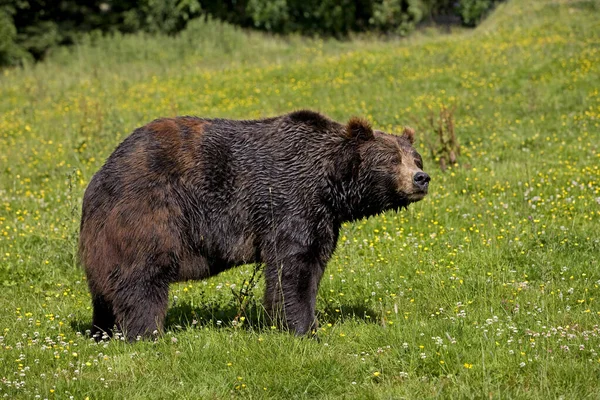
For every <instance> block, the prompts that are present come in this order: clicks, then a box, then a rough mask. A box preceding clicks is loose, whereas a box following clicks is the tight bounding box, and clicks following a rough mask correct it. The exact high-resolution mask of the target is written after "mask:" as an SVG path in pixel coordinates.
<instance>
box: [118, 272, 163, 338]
mask: <svg viewBox="0 0 600 400" xmlns="http://www.w3.org/2000/svg"><path fill="white" fill-rule="evenodd" d="M126 283H127V282H122V284H121V285H120V286H119V288H118V289H117V291H116V293H115V301H114V304H115V314H116V317H117V323H118V325H119V328H120V329H121V331H122V332H123V334H124V335H125V336H126V337H127V339H128V340H129V341H134V340H136V339H137V338H138V337H143V338H147V337H151V336H152V335H153V334H155V333H157V332H161V331H162V330H163V326H164V321H165V316H166V314H167V306H168V299H169V282H168V281H165V280H164V279H163V280H161V279H160V278H154V279H152V278H151V277H145V278H144V277H140V279H138V280H133V279H132V280H129V282H128V284H126Z"/></svg>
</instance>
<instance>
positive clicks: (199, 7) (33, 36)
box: [0, 0, 502, 65]
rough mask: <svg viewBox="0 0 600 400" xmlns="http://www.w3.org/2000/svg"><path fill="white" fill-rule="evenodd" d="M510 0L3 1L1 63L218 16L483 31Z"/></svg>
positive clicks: (309, 26) (330, 28)
mask: <svg viewBox="0 0 600 400" xmlns="http://www.w3.org/2000/svg"><path fill="white" fill-rule="evenodd" d="M499 1H502V0H461V1H453V0H223V1H208V0H137V1H136V0H88V1H81V0H0V65H17V64H22V63H24V62H28V61H31V60H40V59H43V58H44V56H45V55H46V53H47V52H48V51H49V50H50V49H52V48H53V47H55V46H58V45H68V44H73V43H76V42H78V41H80V40H81V39H82V38H83V37H86V35H88V36H87V37H88V38H89V35H92V36H94V35H102V34H111V33H114V32H121V33H134V32H138V31H144V32H149V33H154V34H175V33H177V32H180V31H181V30H183V29H185V27H186V25H187V23H188V21H189V20H190V19H193V18H197V17H200V16H205V17H206V16H211V17H213V18H217V19H221V20H223V21H227V22H230V23H232V24H235V25H239V26H243V27H251V28H256V29H261V30H265V31H269V32H273V33H282V34H287V33H301V34H304V35H327V36H335V37H344V36H346V35H348V33H350V32H364V31H369V30H371V31H376V32H380V33H392V34H398V35H406V34H408V33H409V32H411V31H412V30H413V29H414V28H415V26H416V25H417V24H418V23H419V22H421V21H426V20H432V19H434V18H435V17H436V16H437V15H455V16H459V17H460V18H461V20H462V22H463V23H464V24H465V25H469V26H474V25H476V24H477V23H478V22H479V21H480V20H481V19H482V18H483V17H484V16H485V15H486V14H487V13H488V12H489V11H490V10H491V8H492V7H493V6H494V4H495V3H497V2H499Z"/></svg>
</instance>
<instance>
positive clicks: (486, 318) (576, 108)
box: [0, 0, 600, 399]
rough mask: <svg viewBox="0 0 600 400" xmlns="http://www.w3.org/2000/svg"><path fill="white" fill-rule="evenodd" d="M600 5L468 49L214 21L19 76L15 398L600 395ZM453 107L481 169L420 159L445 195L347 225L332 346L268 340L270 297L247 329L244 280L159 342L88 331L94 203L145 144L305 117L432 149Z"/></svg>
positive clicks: (534, 15) (0, 341) (2, 175)
mask: <svg viewBox="0 0 600 400" xmlns="http://www.w3.org/2000/svg"><path fill="white" fill-rule="evenodd" d="M598 10H599V5H598V2H597V1H574V2H566V1H555V0H553V1H543V0H536V1H525V0H513V1H510V2H508V3H507V4H503V5H502V6H501V7H499V9H498V10H497V12H496V13H495V14H494V15H493V16H492V17H491V18H490V19H489V20H488V21H486V22H485V23H484V24H483V25H482V26H481V27H480V28H478V29H477V30H475V31H474V32H469V33H462V34H457V35H451V36H443V37H437V38H429V39H420V40H413V41H409V42H388V43H374V42H373V43H371V42H368V41H362V42H355V43H346V44H339V43H333V42H332V43H323V42H302V41H299V40H290V41H288V42H285V41H282V40H277V39H272V38H271V39H269V38H262V37H257V36H253V37H252V38H251V39H250V40H249V43H246V42H245V41H244V35H243V34H242V33H240V32H237V31H234V30H231V29H229V28H227V27H221V28H219V29H221V31H219V29H216V28H215V29H213V28H211V26H200V27H198V31H197V32H196V34H195V35H191V36H190V37H187V38H186V37H184V38H179V39H165V38H163V39H155V40H156V41H155V42H154V41H153V40H154V39H148V38H141V37H137V38H121V39H119V40H116V39H115V40H114V41H113V42H112V44H111V42H109V41H107V42H102V43H101V46H104V47H103V48H107V49H108V48H110V49H111V52H112V53H111V54H112V55H107V56H105V57H103V56H102V54H101V53H100V52H99V51H97V50H93V49H90V48H86V47H84V48H80V49H77V51H76V52H75V53H72V54H70V55H64V54H57V55H56V56H55V57H54V59H53V61H52V60H51V61H50V62H49V63H47V64H45V65H41V66H38V67H35V68H32V69H30V70H28V71H6V72H5V73H4V77H2V79H1V80H0V90H1V91H2V96H0V113H1V114H0V148H1V149H3V150H2V151H1V152H0V285H2V295H1V299H2V307H1V309H0V329H1V330H2V332H0V335H2V337H1V338H0V396H4V395H7V397H9V398H15V397H23V398H32V397H33V396H35V395H36V394H39V395H40V396H41V397H42V398H44V397H48V398H68V397H69V396H70V395H73V396H74V397H75V398H85V397H88V396H89V398H128V399H134V398H170V397H173V398H200V397H202V398H223V397H235V396H241V397H252V398H263V397H271V398H315V397H322V398H337V397H347V398H402V397H405V398H429V397H436V396H441V397H446V398H457V397H466V398H469V397H477V398H480V397H490V398H515V397H519V398H542V397H550V398H556V397H559V396H565V397H566V398H598V396H600V383H599V382H600V355H599V354H598V353H600V328H599V326H598V323H599V321H600V306H599V305H598V304H599V301H600V299H599V298H598V296H599V292H600V289H599V286H600V272H599V271H600V268H599V267H600V265H599V260H600V234H599V233H598V229H597V228H598V222H599V220H600V167H599V165H600V148H599V146H600V133H599V132H600V121H599V118H600V32H599V31H598V29H597V21H598V18H597V15H598ZM211 35H212V36H211ZM196 38H198V39H196ZM200 38H202V40H200ZM197 42H200V43H202V45H201V46H198V47H197V48H195V49H194V50H191V49H190V50H189V51H188V50H186V49H187V48H188V47H189V46H191V45H192V44H193V43H197ZM132 48H141V49H142V51H141V52H140V53H133V50H132ZM139 54H142V56H140V55H139ZM119 60H121V61H119ZM440 104H447V105H448V104H455V105H456V112H455V119H456V128H457V133H458V136H459V139H460V141H461V143H462V145H463V148H462V155H461V159H460V161H461V162H462V163H463V164H464V166H463V167H461V168H456V169H454V170H450V171H447V172H446V173H441V172H440V171H439V168H438V167H437V166H436V164H435V162H434V160H432V159H431V157H429V156H428V154H427V150H426V148H425V147H424V145H423V143H424V141H421V142H420V143H421V150H422V153H423V154H424V155H426V157H425V159H426V170H427V171H428V172H430V174H431V175H432V176H433V181H432V191H431V195H430V196H429V197H428V198H427V199H426V200H425V201H423V202H421V203H419V204H416V205H414V206H411V208H410V209H409V210H408V211H404V212H401V213H398V214H396V213H388V214H385V215H383V216H380V217H378V218H373V219H371V220H368V221H361V222H358V223H356V224H348V225H347V226H345V227H344V230H343V232H342V235H341V236H342V237H341V240H340V243H339V246H338V250H337V252H336V255H335V256H334V258H333V260H332V261H331V263H330V265H329V267H328V270H327V271H326V274H325V276H324V279H323V282H322V285H321V290H320V293H319V298H318V310H319V312H320V320H321V323H322V329H321V332H320V338H321V341H320V342H317V341H311V340H300V339H296V338H294V337H291V336H290V335H288V334H285V333H282V332H279V331H276V330H272V329H270V328H269V327H268V326H264V325H263V324H262V323H261V321H260V319H261V318H260V314H261V312H260V305H259V304H260V303H259V302H258V301H252V302H251V304H250V306H249V311H250V314H249V321H248V320H246V321H244V322H243V323H242V324H241V326H240V325H238V326H237V327H234V326H233V324H232V318H233V316H234V315H235V312H236V306H235V303H234V298H233V296H232V294H231V290H230V289H229V287H230V286H231V285H236V286H237V288H239V287H240V285H241V284H242V283H243V281H244V280H245V279H248V278H249V276H250V275H251V271H252V268H251V267H250V266H248V267H245V268H238V269H235V270H233V271H229V272H227V273H224V274H222V275H220V276H217V277H215V278H212V279H210V280H208V281H204V282H191V283H187V284H178V285H174V286H173V288H172V289H173V290H172V308H171V311H170V313H169V317H168V318H169V329H170V331H169V332H168V334H167V335H165V336H164V337H163V338H161V339H159V340H158V341H157V342H156V343H148V342H145V343H138V344H135V345H127V344H124V343H122V342H119V341H111V342H109V343H101V344H99V345H96V344H94V343H91V342H90V340H88V339H86V338H85V337H84V336H83V335H82V334H81V333H79V332H82V331H84V330H85V329H86V327H88V326H89V323H90V318H91V310H90V308H89V295H88V292H87V288H86V284H85V280H84V277H83V274H82V271H81V270H80V269H79V267H78V266H77V264H76V258H75V254H76V237H77V226H78V217H79V209H80V204H81V196H82V193H83V190H84V188H85V185H86V183H87V182H88V181H89V179H90V178H91V176H92V174H93V173H94V172H95V171H96V170H97V169H98V168H99V166H100V165H101V163H102V161H103V160H104V158H105V157H107V156H108V155H109V154H110V152H111V151H112V149H113V148H114V147H115V146H116V144H117V143H118V142H119V141H120V140H122V139H123V138H124V137H125V136H126V135H127V133H128V132H130V131H131V130H132V129H133V128H135V127H136V126H139V125H141V124H144V123H146V122H148V121H149V120H151V119H153V118H155V117H158V116H165V115H174V114H194V115H200V116H226V117H231V118H238V117H239V118H253V117H260V116H267V115H274V114H277V113H282V112H286V111H289V110H292V109H296V108H301V107H310V108H314V109H318V110H321V111H323V112H324V113H326V114H328V115H330V116H332V117H334V118H336V119H339V120H345V119H347V118H348V117H350V116H351V115H355V114H357V115H362V116H366V117H368V118H369V119H371V120H372V121H373V123H374V125H375V126H377V127H378V128H383V129H387V130H396V131H397V130H399V128H400V127H401V126H402V125H405V124H409V125H413V126H415V127H418V128H421V131H423V128H424V127H425V124H423V123H422V122H421V121H423V120H424V119H425V116H426V115H427V114H428V112H429V111H428V110H429V109H432V110H434V111H437V110H439V107H440ZM261 291H262V286H259V288H257V289H256V290H255V295H256V297H257V298H260V293H261ZM257 314H258V316H257Z"/></svg>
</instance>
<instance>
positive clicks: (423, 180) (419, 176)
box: [413, 172, 431, 192]
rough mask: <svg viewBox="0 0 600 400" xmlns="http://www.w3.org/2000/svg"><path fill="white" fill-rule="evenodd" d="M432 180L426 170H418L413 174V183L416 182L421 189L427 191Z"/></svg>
mask: <svg viewBox="0 0 600 400" xmlns="http://www.w3.org/2000/svg"><path fill="white" fill-rule="evenodd" d="M430 180H431V177H430V176H429V175H427V174H426V173H425V172H417V173H416V174H415V175H414V176H413V183H414V184H415V186H416V187H417V188H418V189H419V190H422V191H424V192H427V189H428V188H429V181H430Z"/></svg>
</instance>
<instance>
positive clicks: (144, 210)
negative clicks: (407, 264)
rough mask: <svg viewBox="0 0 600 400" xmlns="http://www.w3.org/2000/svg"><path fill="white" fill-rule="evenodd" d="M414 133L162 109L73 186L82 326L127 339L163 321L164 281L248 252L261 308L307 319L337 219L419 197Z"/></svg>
mask: <svg viewBox="0 0 600 400" xmlns="http://www.w3.org/2000/svg"><path fill="white" fill-rule="evenodd" d="M413 140H414V132H413V131H412V130H410V129H405V131H404V133H403V136H393V135H388V134H386V133H383V132H379V131H373V130H372V128H371V127H370V125H369V123H368V122H367V121H365V120H363V119H359V118H352V119H351V120H350V121H349V122H348V124H346V125H341V124H338V123H336V122H334V121H331V120H329V119H328V118H326V117H324V116H322V115H320V114H317V113H314V112H311V111H298V112H295V113H291V114H288V115H284V116H281V117H276V118H271V119H266V120H260V121H230V120H206V119H199V118H194V117H179V118H165V119H158V120H155V121H153V122H151V123H149V124H148V125H146V126H144V127H142V128H139V129H137V130H136V131H134V132H133V133H132V134H131V135H130V136H129V137H128V138H127V139H125V141H124V142H123V143H122V144H121V145H120V146H119V147H118V148H117V149H116V150H115V152H114V153H113V154H112V155H111V156H110V157H109V159H108V160H107V161H106V163H105V165H104V166H103V168H102V169H101V170H100V171H99V172H98V173H97V174H96V175H95V176H94V178H93V179H92V181H91V182H90V184H89V186H88V188H87V190H86V193H85V196H84V201H83V210H82V221H81V230H80V242H79V245H80V259H81V262H82V264H83V265H84V266H85V269H86V273H87V277H88V283H89V287H90V291H91V294H92V303H93V307H94V315H93V329H92V333H93V334H94V335H96V337H99V336H100V335H101V334H102V333H103V332H106V333H108V334H111V333H112V329H113V326H114V325H116V326H117V327H118V328H120V329H121V330H123V331H124V332H125V334H126V335H127V337H128V338H129V339H130V340H131V339H134V338H135V337H137V336H147V335H150V334H152V332H153V331H160V330H161V329H162V327H163V323H164V319H165V315H166V310H167V301H168V288H169V284H170V283H172V282H176V281H184V280H188V279H203V278H206V277H209V276H212V275H215V274H218V273H219V272H221V271H223V270H225V269H228V268H231V267H233V266H236V265H241V264H245V263H253V262H257V263H264V264H266V271H265V278H266V280H267V288H266V293H265V305H266V307H267V309H268V310H269V311H271V312H275V311H277V310H279V311H280V312H281V313H282V314H283V315H284V316H285V317H284V323H285V324H286V325H287V326H288V327H289V328H290V329H292V330H294V331H295V332H296V333H298V334H304V333H307V332H309V331H310V330H311V329H314V327H316V320H315V317H314V313H315V298H316V292H317V288H318V284H319V281H320V278H321V275H322V273H323V270H324V268H325V265H326V263H327V261H328V260H329V258H330V257H331V255H332V253H333V250H334V249H335V245H336V242H337V237H338V233H339V227H340V225H341V223H342V222H344V221H351V220H355V219H358V218H363V217H368V216H370V215H374V214H377V213H379V212H382V211H385V210H387V209H399V208H402V207H406V206H407V205H408V204H410V203H411V202H413V201H418V200H420V199H421V198H422V197H423V196H424V194H425V193H426V187H425V192H423V191H422V190H420V189H419V190H417V189H416V188H415V186H414V183H413V179H414V176H415V173H417V172H418V171H421V167H422V165H421V166H418V165H417V163H420V162H421V161H420V156H419V155H418V154H417V153H416V151H415V150H414V148H413V147H412V142H413ZM421 172H422V171H421ZM427 179H429V178H427ZM411 196H412V197H411Z"/></svg>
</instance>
